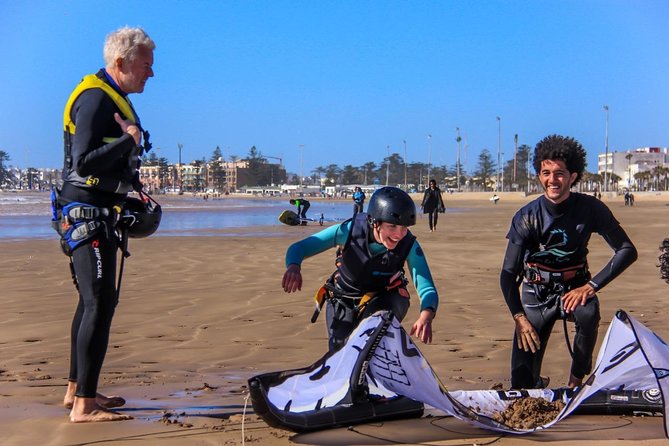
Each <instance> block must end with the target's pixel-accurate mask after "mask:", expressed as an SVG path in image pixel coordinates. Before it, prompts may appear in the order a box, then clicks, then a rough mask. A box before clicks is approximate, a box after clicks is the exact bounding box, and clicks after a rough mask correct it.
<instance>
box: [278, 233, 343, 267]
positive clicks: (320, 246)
mask: <svg viewBox="0 0 669 446" xmlns="http://www.w3.org/2000/svg"><path fill="white" fill-rule="evenodd" d="M350 227H351V222H344V223H341V224H338V225H334V226H330V227H329V228H327V229H323V230H322V231H320V232H317V233H316V234H313V235H310V236H309V237H307V238H305V239H302V240H300V241H299V242H295V243H293V244H292V245H290V246H289V247H288V250H287V251H286V267H288V266H289V265H291V264H295V265H301V264H302V261H303V260H304V259H306V258H308V257H311V256H314V255H316V254H319V253H321V252H323V251H327V250H328V249H330V248H334V247H335V246H337V245H343V244H344V243H345V242H346V239H347V238H348V234H349V231H350Z"/></svg>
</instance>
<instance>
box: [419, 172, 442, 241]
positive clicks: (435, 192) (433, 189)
mask: <svg viewBox="0 0 669 446" xmlns="http://www.w3.org/2000/svg"><path fill="white" fill-rule="evenodd" d="M420 207H421V209H423V214H427V216H428V224H429V227H430V232H434V231H436V230H437V220H438V219H439V213H440V212H445V211H446V206H444V199H443V198H442V196H441V189H439V187H438V186H437V182H436V181H435V180H430V183H429V186H428V187H427V189H425V192H424V193H423V201H422V202H421V204H420Z"/></svg>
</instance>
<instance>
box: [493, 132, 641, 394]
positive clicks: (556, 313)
mask: <svg viewBox="0 0 669 446" xmlns="http://www.w3.org/2000/svg"><path fill="white" fill-rule="evenodd" d="M585 157H586V153H585V150H583V147H582V146H581V144H580V143H578V141H576V140H575V139H573V138H570V137H564V136H559V135H551V136H548V137H546V138H544V139H543V140H541V141H540V142H539V143H538V144H537V145H536V147H535V149H534V161H533V164H534V169H535V171H536V173H537V177H538V180H539V182H540V183H541V185H542V187H543V189H544V193H543V195H542V196H540V197H539V198H537V199H535V200H533V201H531V202H530V203H528V204H527V205H525V206H524V207H522V208H521V209H520V210H519V211H518V212H517V213H516V215H515V216H514V217H513V220H512V221H511V228H510V229H509V232H508V234H507V238H508V239H509V242H508V245H507V249H506V254H505V256H504V263H503V266H502V272H501V275H500V285H501V289H502V293H503V295H504V299H505V300H506V304H507V305H508V307H509V310H510V312H511V315H512V316H513V320H514V322H515V332H514V341H513V346H512V353H511V387H512V388H514V389H532V388H544V387H546V386H547V385H548V378H544V377H541V376H540V372H541V363H542V361H543V356H544V353H545V349H546V345H547V344H548V339H549V337H550V335H551V330H552V328H553V325H554V324H555V322H556V321H557V320H558V319H563V320H565V321H566V320H573V321H574V322H575V328H576V335H575V336H574V340H573V348H572V346H571V345H569V344H568V347H569V350H570V354H571V356H572V362H571V371H570V372H571V373H570V376H569V382H568V383H567V385H568V387H571V388H573V387H578V386H580V385H581V384H582V382H583V378H584V377H585V375H587V374H588V373H590V371H591V369H592V353H593V350H594V348H595V343H596V341H597V328H598V327H599V321H600V313H599V300H598V298H597V294H596V293H597V292H598V291H599V290H600V289H602V288H603V287H604V286H606V285H607V284H608V283H610V282H611V281H612V280H613V279H615V278H616V277H618V276H619V275H620V274H621V273H622V272H623V271H625V269H626V268H627V267H628V266H630V265H631V264H632V263H633V262H634V261H635V260H636V258H637V251H636V248H635V247H634V245H633V244H632V242H631V241H630V239H629V237H628V236H627V234H626V233H625V231H624V230H623V228H622V227H621V226H620V224H619V223H618V221H617V220H616V219H615V217H614V216H613V214H612V213H611V211H610V210H609V208H608V207H607V206H606V205H605V204H604V203H603V202H602V201H600V200H597V199H596V198H594V197H592V196H590V195H585V194H580V193H577V192H571V191H570V189H571V188H572V187H573V186H574V185H575V184H576V183H578V181H579V180H580V179H581V176H582V175H583V171H584V170H585V163H586V161H585ZM592 233H597V234H599V235H600V236H602V238H604V240H605V241H606V243H607V244H608V245H609V246H610V247H611V249H612V250H613V252H614V253H613V256H612V257H611V259H610V260H609V262H608V263H607V264H606V266H605V267H604V268H602V270H601V271H599V272H598V273H597V274H596V275H595V276H594V277H592V275H591V273H590V270H589V268H588V259H587V254H588V241H589V240H590V236H591V235H592ZM521 281H522V285H521V289H522V297H521V292H520V291H519V284H520V283H521ZM564 328H565V329H566V322H565V326H564Z"/></svg>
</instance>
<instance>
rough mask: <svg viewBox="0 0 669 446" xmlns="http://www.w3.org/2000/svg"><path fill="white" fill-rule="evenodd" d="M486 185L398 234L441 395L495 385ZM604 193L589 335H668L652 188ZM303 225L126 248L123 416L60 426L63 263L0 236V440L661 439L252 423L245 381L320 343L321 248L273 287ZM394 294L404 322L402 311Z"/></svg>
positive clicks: (452, 426)
mask: <svg viewBox="0 0 669 446" xmlns="http://www.w3.org/2000/svg"><path fill="white" fill-rule="evenodd" d="M489 195H490V194H462V195H445V196H444V198H445V200H446V206H447V208H448V207H449V206H454V207H458V208H464V209H466V211H464V212H458V213H450V214H449V213H448V210H447V212H446V214H442V215H441V216H440V221H439V226H438V231H437V232H435V233H430V232H429V230H428V229H427V219H426V218H419V221H418V224H417V226H416V227H415V229H414V231H413V232H414V233H415V234H416V235H417V236H418V239H419V241H420V243H421V245H422V246H423V248H424V250H425V252H426V255H427V258H428V262H429V264H430V266H431V269H432V273H433V275H434V277H435V280H436V284H437V287H438V290H439V292H440V296H441V305H440V307H439V311H438V315H437V319H436V320H435V323H434V329H435V333H434V343H433V344H432V345H429V346H424V345H423V344H420V345H419V347H420V348H421V350H422V352H423V353H424V354H425V356H426V357H427V359H428V360H429V361H430V364H431V365H432V366H433V368H434V370H435V371H436V373H437V375H438V376H439V377H440V378H441V380H442V382H443V383H444V384H445V385H446V386H447V387H448V388H449V389H488V388H490V387H491V386H492V385H494V384H496V383H502V384H503V385H504V387H508V386H509V380H508V375H509V372H508V370H509V357H510V343H511V338H512V330H513V322H512V320H511V316H510V315H509V313H508V310H507V309H506V306H505V304H504V300H503V298H502V296H501V294H500V291H499V284H498V277H499V269H500V265H501V261H502V256H503V253H504V249H505V247H506V240H505V238H504V236H505V234H506V231H507V230H508V226H509V222H510V220H511V217H512V215H513V213H514V212H515V211H516V210H517V209H518V208H519V207H520V206H522V204H523V203H525V202H527V201H528V198H524V197H521V196H517V195H512V194H500V196H501V200H500V201H499V203H498V204H497V205H493V204H492V202H490V201H489V200H488V196H489ZM605 201H606V202H607V204H609V206H610V207H611V209H612V210H613V212H614V214H615V215H616V217H617V218H618V219H619V220H620V221H621V223H622V224H623V227H624V228H625V230H626V231H627V232H628V234H629V235H630V237H631V238H632V240H633V241H634V242H635V244H636V245H637V248H638V250H639V260H638V261H637V262H636V263H635V264H634V265H633V266H632V267H630V269H629V270H628V271H626V272H625V273H624V274H623V276H621V277H620V278H618V279H617V280H616V281H615V282H613V283H612V284H611V285H609V286H608V287H607V288H605V289H604V290H603V291H602V292H601V293H600V299H601V306H602V324H601V327H600V341H601V338H602V337H603V335H604V333H605V331H606V329H607V327H608V323H609V322H610V320H611V318H612V317H613V315H614V313H615V311H616V310H617V309H620V308H622V309H624V310H626V311H628V312H629V313H631V314H632V315H633V316H634V317H636V318H637V319H638V320H640V321H641V322H643V323H644V324H646V325H647V326H648V327H649V328H650V329H652V330H655V331H656V332H657V333H658V334H659V335H660V336H661V337H663V338H664V339H669V328H667V325H666V321H667V320H668V319H667V316H668V313H669V309H668V307H667V305H666V295H667V292H668V291H669V285H667V284H665V283H664V282H663V281H661V280H660V279H659V272H658V269H657V267H656V264H657V256H658V249H657V247H658V245H659V244H660V242H661V241H662V239H663V238H665V237H667V236H669V231H668V230H667V226H666V223H665V222H666V215H667V213H668V212H669V207H667V205H666V204H667V202H669V196H665V197H662V196H658V195H655V194H648V195H644V194H636V203H635V206H634V207H633V208H627V207H624V206H623V200H622V197H613V196H612V197H605ZM319 229H321V228H320V227H318V226H307V227H286V226H278V225H277V226H272V227H260V228H257V229H256V228H254V229H252V230H249V231H248V233H247V234H245V235H244V236H239V237H152V238H149V239H144V240H134V241H132V243H131V246H130V250H131V252H132V256H131V257H130V258H129V259H127V262H126V267H125V274H124V277H123V285H122V292H121V301H120V304H119V306H118V308H117V312H116V316H115V318H114V323H113V326H112V335H111V341H110V346H109V350H108V353H107V359H106V360H105V364H104V367H103V370H102V376H101V381H100V384H101V385H100V391H101V392H103V393H106V394H110V395H122V396H124V397H125V398H126V399H127V400H128V402H127V404H126V406H125V407H124V408H123V409H122V412H123V413H126V414H130V415H132V416H134V417H135V419H134V420H132V421H124V422H112V423H92V424H86V425H79V424H77V425H75V424H71V423H68V422H67V415H68V411H67V410H66V409H65V408H63V407H62V406H61V403H62V398H63V394H64V392H65V387H66V384H67V371H68V366H69V327H70V321H71V317H72V314H73V311H74V308H75V305H76V301H75V295H74V288H73V286H72V284H71V279H70V274H69V269H68V264H67V259H66V257H65V256H64V255H62V254H61V252H60V250H59V248H58V243H57V241H56V240H55V238H54V239H53V240H30V241H21V242H12V241H3V242H0V249H1V250H2V254H3V255H2V256H1V257H0V286H1V287H2V292H1V294H0V296H1V297H0V301H1V302H2V308H3V317H2V318H1V319H0V352H1V353H0V444H2V445H27V444H40V445H80V444H96V445H100V444H109V445H111V444H113V445H131V444H132V445H136V444H146V445H152V444H161V445H210V444H211V445H223V444H224V445H235V444H262V445H266V444H267V445H270V444H271V445H274V444H276V445H288V444H319V445H352V444H366V445H386V444H428V443H429V444H434V445H455V444H473V443H476V444H490V443H492V442H494V444H501V445H512V444H527V445H530V444H536V443H538V442H542V443H546V442H549V443H550V442H555V443H559V444H560V445H577V444H582V443H583V441H585V440H587V441H588V442H589V443H588V444H595V445H596V444H611V443H613V442H616V444H632V443H634V444H641V445H655V444H666V439H665V437H664V431H663V427H662V420H661V418H660V417H618V416H572V417H570V418H568V419H567V420H565V421H563V422H561V423H559V424H558V425H557V426H555V427H553V428H551V429H549V430H547V431H545V432H541V433H536V434H532V435H527V436H522V437H516V436H514V437H501V438H500V436H499V435H497V434H494V433H491V432H486V431H482V430H478V429H474V428H472V427H469V426H468V425H466V424H465V423H463V422H460V421H458V420H455V419H453V418H445V417H441V416H440V415H439V414H438V413H434V412H431V415H432V416H429V417H424V418H422V419H419V420H404V421H396V422H387V423H378V424H372V425H363V426H357V427H355V428H352V429H335V430H330V431H323V432H317V433H313V434H308V435H295V434H293V433H290V432H287V431H281V430H277V429H273V428H270V427H268V426H267V425H266V424H265V423H264V422H262V421H261V420H259V419H258V418H257V417H256V416H255V415H254V414H253V413H252V407H251V406H250V402H249V404H248V406H247V405H246V398H245V397H246V395H247V391H246V390H247V389H246V381H247V379H248V378H249V377H251V376H253V375H256V374H258V373H262V372H267V371H274V370H283V369H289V368H295V367H301V366H305V365H308V364H311V363H312V362H314V361H315V360H316V359H318V358H319V357H320V356H322V354H323V353H325V351H326V348H327V347H326V346H327V340H326V333H325V327H324V325H323V320H322V319H323V318H321V319H320V320H319V321H318V322H317V323H316V324H310V323H309V317H310V315H311V312H312V308H313V307H312V300H311V296H312V295H313V292H314V290H315V289H316V288H317V287H318V286H319V285H320V284H321V283H322V282H323V281H324V280H325V279H326V278H327V276H328V275H329V274H330V272H331V270H332V268H333V260H334V252H333V253H332V254H322V255H320V256H317V257H315V258H312V259H309V260H307V261H306V262H305V264H304V265H303V274H304V279H305V283H304V287H303V290H302V291H301V292H299V293H296V294H291V295H288V294H285V293H283V291H282V290H281V288H280V284H281V276H282V274H283V271H284V253H285V249H286V248H287V246H288V245H289V244H290V243H292V241H295V240H298V239H300V238H302V237H304V236H306V235H308V234H310V233H313V232H315V231H318V230H319ZM222 232H223V231H222ZM235 232H239V231H238V230H235ZM268 232H269V233H270V235H267V233H268ZM254 234H262V236H254ZM590 248H591V249H590V250H591V255H590V265H591V268H592V269H593V270H598V268H601V267H602V266H603V265H604V264H605V262H606V261H607V260H608V258H609V257H610V255H611V252H610V250H609V249H608V247H607V246H606V245H605V243H604V242H603V240H602V239H601V238H600V237H598V236H593V238H592V240H591V243H590ZM410 290H411V291H412V292H413V299H414V300H413V306H412V308H411V309H410V310H409V315H408V316H407V318H406V320H405V322H404V325H405V327H408V326H410V325H411V323H413V321H414V320H415V318H416V316H417V307H418V303H417V299H416V298H415V291H414V290H413V289H412V288H410ZM561 330H562V328H561V325H560V324H556V328H555V333H554V335H553V337H552V341H551V344H550V345H549V347H548V349H549V351H548V354H547V355H546V359H545V361H544V368H543V373H544V374H547V375H550V377H551V379H552V383H551V384H552V386H556V387H557V386H561V385H564V384H565V383H566V380H567V374H568V370H569V369H568V364H569V360H568V353H567V351H566V348H565V345H564V341H563V335H562V332H561Z"/></svg>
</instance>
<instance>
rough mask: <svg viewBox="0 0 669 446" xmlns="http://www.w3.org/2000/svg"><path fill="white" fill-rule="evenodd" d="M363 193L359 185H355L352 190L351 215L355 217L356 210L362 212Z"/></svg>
mask: <svg viewBox="0 0 669 446" xmlns="http://www.w3.org/2000/svg"><path fill="white" fill-rule="evenodd" d="M365 198H367V197H366V196H365V193H364V192H363V191H362V188H361V187H360V186H356V187H355V191H354V192H353V216H354V217H355V214H357V213H358V212H363V208H364V205H365Z"/></svg>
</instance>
